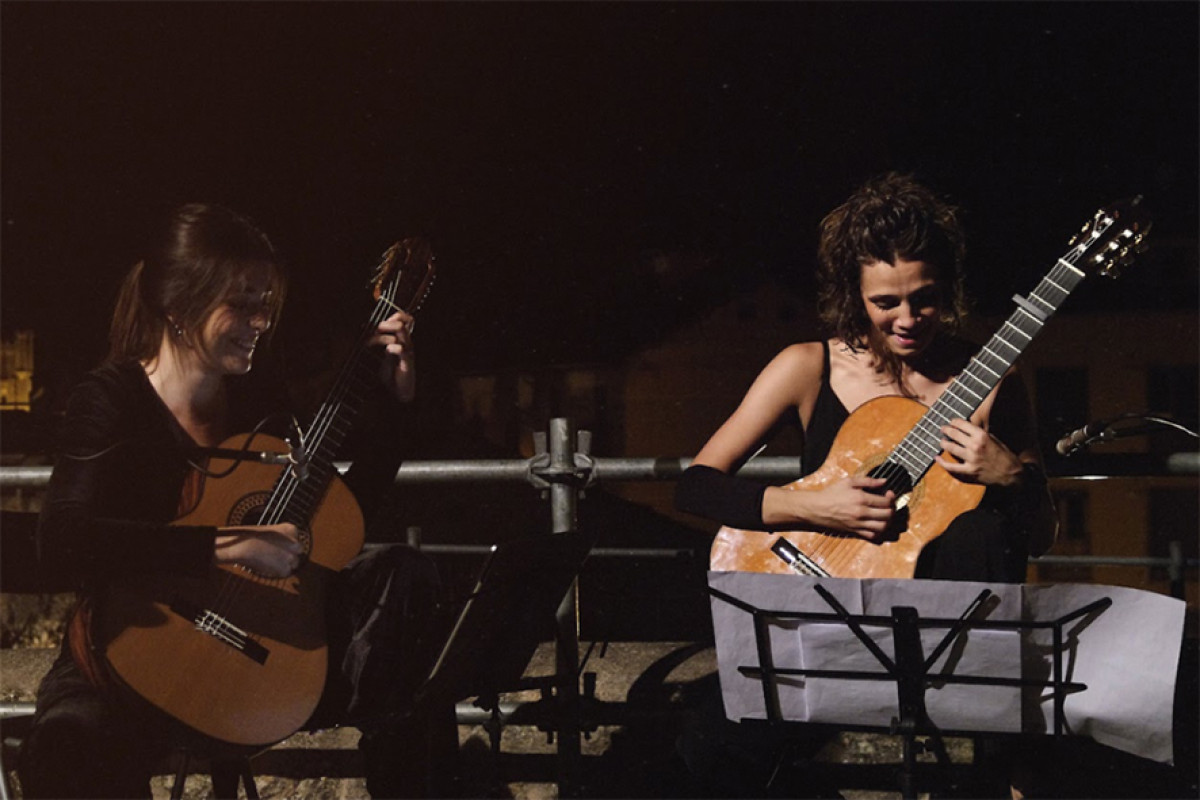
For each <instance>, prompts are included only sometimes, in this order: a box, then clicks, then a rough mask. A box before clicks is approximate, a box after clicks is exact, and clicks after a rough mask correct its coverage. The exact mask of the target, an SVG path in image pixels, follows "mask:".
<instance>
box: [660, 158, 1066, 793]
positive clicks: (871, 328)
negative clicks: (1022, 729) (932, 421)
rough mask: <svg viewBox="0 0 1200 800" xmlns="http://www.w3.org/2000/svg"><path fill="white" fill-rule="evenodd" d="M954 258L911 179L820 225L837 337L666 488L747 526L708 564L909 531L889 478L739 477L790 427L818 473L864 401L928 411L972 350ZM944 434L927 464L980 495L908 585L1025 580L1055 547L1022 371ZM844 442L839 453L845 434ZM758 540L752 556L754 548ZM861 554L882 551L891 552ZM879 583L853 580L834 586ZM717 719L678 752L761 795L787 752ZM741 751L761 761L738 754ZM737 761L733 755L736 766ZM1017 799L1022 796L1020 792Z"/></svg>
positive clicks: (956, 231) (702, 770) (796, 365)
mask: <svg viewBox="0 0 1200 800" xmlns="http://www.w3.org/2000/svg"><path fill="white" fill-rule="evenodd" d="M963 254H964V244H963V233H962V229H961V227H960V225H959V221H958V217H957V212H956V209H955V208H954V207H952V206H951V205H949V204H948V203H946V202H944V201H943V200H942V199H940V198H939V197H937V196H936V195H935V194H934V193H933V192H932V191H930V190H929V189H928V188H927V187H925V186H923V185H922V184H920V183H918V182H917V181H916V180H914V179H913V178H912V177H911V176H906V175H898V174H895V173H890V174H886V175H882V176H879V177H877V178H875V179H873V180H871V181H869V182H867V183H866V184H865V185H863V186H862V187H861V188H859V189H858V190H857V191H856V192H854V194H853V195H851V196H850V198H849V199H848V200H846V202H845V203H843V204H842V205H841V206H839V207H838V208H836V209H834V210H833V211H832V212H831V213H830V214H828V215H827V216H826V217H825V219H824V220H823V221H822V222H821V229H820V244H819V252H818V255H819V262H820V267H819V277H820V281H821V285H820V301H821V306H820V312H821V317H822V320H823V321H824V322H825V323H826V324H827V325H828V327H829V328H830V329H831V332H832V334H833V335H832V337H831V338H829V339H828V340H825V341H818V342H803V343H800V344H794V345H791V346H790V347H787V348H785V349H784V350H783V351H782V352H780V353H779V354H778V355H777V356H776V357H775V358H774V359H773V360H772V361H771V362H770V363H769V364H768V365H767V366H766V368H765V369H763V371H762V372H761V373H760V374H759V376H758V378H757V379H756V380H755V381H754V383H753V384H752V385H751V387H750V389H749V390H748V391H747V392H746V395H745V397H744V398H743V399H742V401H741V403H740V405H739V406H738V408H737V409H736V410H735V411H734V413H733V415H732V416H730V417H729V419H728V420H726V421H725V423H724V424H723V425H722V426H721V427H720V428H719V429H718V430H717V432H716V433H714V434H713V436H712V438H710V439H709V440H708V442H707V443H706V444H705V445H704V447H703V448H702V449H701V450H700V453H699V454H698V455H697V456H696V458H695V460H694V461H693V464H692V466H691V467H689V468H688V469H687V470H686V471H685V472H684V474H683V476H682V478H681V479H680V482H679V484H678V486H677V489H676V496H675V497H676V505H677V507H678V508H679V509H680V510H683V511H688V512H691V513H694V514H697V515H700V516H703V517H707V518H709V519H712V520H715V521H718V522H720V523H722V524H723V525H726V526H733V527H735V528H740V529H744V530H742V531H732V532H731V534H730V536H729V539H730V541H728V542H724V543H722V537H723V536H725V534H726V529H722V531H721V534H720V535H719V536H718V542H717V545H714V558H713V561H714V563H713V565H712V568H713V569H725V568H728V567H723V566H721V565H718V564H717V563H716V562H717V552H718V546H720V547H723V548H725V549H726V550H728V549H729V548H734V549H735V550H736V549H737V548H738V547H740V546H741V545H738V544H737V538H736V536H735V535H736V534H739V533H740V534H748V533H752V532H756V531H763V530H781V531H791V530H806V531H824V532H827V533H828V534H830V538H831V539H833V540H835V541H845V539H846V537H851V538H853V539H860V540H864V541H867V542H871V543H877V544H882V543H885V542H889V541H893V540H895V538H896V533H895V532H896V530H897V529H903V528H904V527H905V525H906V519H905V516H906V510H905V509H904V508H901V507H899V506H900V505H901V503H898V502H897V495H896V493H895V492H894V491H892V490H889V489H885V488H884V486H885V483H886V481H885V480H884V479H883V478H877V477H870V476H869V474H850V475H846V476H843V477H838V478H836V479H830V480H827V481H824V482H822V483H819V484H817V486H815V487H810V488H808V489H807V490H805V491H791V490H789V488H788V487H778V486H764V485H762V484H759V483H756V482H754V481H750V480H746V479H742V478H738V477H735V476H734V475H733V473H734V472H736V471H737V469H738V468H740V467H741V465H742V464H743V463H744V462H745V461H746V460H747V459H749V458H750V457H751V456H752V455H753V454H754V453H756V452H757V451H758V450H759V449H760V448H761V447H762V445H764V444H765V443H766V442H767V441H768V440H769V439H770V438H771V437H772V436H773V435H774V434H775V433H776V432H777V431H778V430H780V429H781V428H782V427H783V426H785V425H798V426H799V428H800V433H801V435H802V439H803V456H802V467H803V470H804V473H805V475H809V476H812V473H814V472H817V470H818V468H820V467H822V465H823V464H824V463H825V462H826V461H827V460H832V456H831V453H832V454H834V455H836V452H837V451H836V450H835V448H834V440H835V436H836V435H837V434H838V432H839V429H840V428H841V427H842V425H843V423H844V422H846V421H847V419H848V418H849V417H850V415H851V412H853V411H855V410H856V409H860V407H862V406H863V404H865V403H868V402H870V401H872V400H876V399H877V398H884V397H889V396H900V397H906V398H911V399H913V400H916V401H919V402H920V403H921V404H923V405H929V404H931V403H933V402H934V400H936V399H937V398H938V396H939V395H940V394H941V393H942V392H943V390H945V389H946V387H947V386H948V385H949V384H950V382H951V381H952V380H953V379H954V377H955V376H956V375H958V374H959V373H960V372H961V371H962V370H963V369H964V367H966V365H967V363H968V362H969V360H970V358H971V356H972V355H973V353H974V350H975V349H977V348H973V347H972V346H971V345H969V344H968V343H966V342H964V341H963V340H961V339H959V338H958V337H957V336H956V335H955V334H956V330H957V328H958V326H959V324H960V323H961V321H962V319H963V315H964V307H965V303H964V300H963V290H962V273H961V265H962V259H963ZM859 427H861V426H859ZM941 433H942V439H941V442H940V447H941V450H942V451H943V454H942V455H940V456H939V457H938V458H937V463H938V464H939V465H941V467H942V468H944V469H945V471H946V472H948V473H949V474H950V476H952V478H953V479H954V480H955V481H959V482H963V483H966V484H973V485H978V486H982V487H986V491H985V493H984V495H983V500H982V502H979V503H978V506H977V507H971V508H970V510H967V511H965V513H961V514H959V515H958V516H957V517H955V518H953V521H952V522H951V523H950V524H949V525H948V527H947V528H946V530H945V531H944V532H942V533H941V535H940V536H938V537H937V538H935V539H933V541H932V543H931V544H929V545H927V546H925V547H924V548H923V550H922V551H921V553H920V557H919V559H917V560H916V563H915V575H916V576H917V577H929V578H937V579H943V580H977V581H1003V582H1021V581H1023V580H1024V577H1025V569H1026V558H1027V554H1028V553H1030V552H1033V553H1041V552H1043V551H1045V550H1046V549H1047V548H1048V547H1049V546H1050V544H1051V543H1052V541H1053V538H1054V532H1055V530H1056V523H1055V520H1054V511H1053V507H1052V504H1051V501H1050V496H1049V493H1048V491H1047V490H1046V481H1045V478H1044V477H1043V473H1042V471H1041V467H1040V462H1041V459H1040V456H1039V454H1038V451H1037V448H1036V434H1035V430H1034V424H1033V414H1032V412H1031V409H1030V406H1029V401H1028V398H1027V395H1026V393H1025V389H1024V387H1023V385H1022V384H1021V381H1020V376H1019V375H1018V374H1016V372H1015V371H1010V372H1009V373H1008V374H1007V375H1005V376H1004V378H1003V379H1002V380H1001V381H1000V382H999V384H998V385H997V386H996V388H995V389H994V390H993V391H991V392H990V393H989V394H988V395H987V396H986V397H985V398H983V400H982V402H981V403H980V405H979V408H978V411H977V412H976V413H975V414H974V415H973V417H972V418H971V419H952V420H949V422H948V424H946V425H944V426H943V427H942V429H941ZM839 443H841V445H842V446H843V447H845V446H847V444H846V443H845V442H844V441H843V440H841V439H839ZM857 444H858V446H860V447H862V448H864V449H866V448H869V447H870V445H869V444H868V443H865V442H864V443H857ZM855 445H856V443H854V442H851V443H850V444H849V446H850V447H854V446H855ZM947 454H948V456H949V457H947ZM812 477H816V476H812ZM809 479H810V480H811V477H810V478H809ZM792 486H793V487H794V485H792ZM931 491H932V490H931ZM922 502H923V503H926V504H928V503H931V502H937V498H936V497H924V498H923V499H922ZM755 535H756V536H757V534H755ZM762 541H763V540H762V539H755V541H754V542H752V543H751V544H749V545H747V546H749V547H755V548H760V547H762ZM865 549H866V550H868V551H875V553H876V554H878V555H881V556H882V555H883V553H884V550H885V548H883V547H878V548H873V547H870V548H865ZM767 552H769V548H768V549H767ZM738 555H739V556H740V555H741V554H740V553H739V554H738ZM722 557H724V556H722ZM757 557H758V555H757V554H755V555H754V558H757ZM767 558H771V556H770V555H768V556H767ZM736 560H737V559H735V561H736ZM746 560H748V561H749V560H752V559H751V558H747V559H746ZM772 563H774V562H772ZM777 566H778V564H775V565H774V567H772V568H773V569H774V568H775V567H777ZM875 568H876V569H879V570H880V574H883V575H894V574H907V575H908V576H913V574H914V570H913V568H912V565H910V564H907V563H905V564H901V565H889V564H886V563H884V564H879V563H876V564H875ZM780 569H782V568H780ZM831 574H832V573H831ZM880 574H853V571H851V574H840V573H839V574H838V575H837V577H879V576H880ZM717 702H719V701H717ZM714 711H715V709H714ZM723 716H724V715H723V714H722V713H720V712H719V711H715V713H713V714H711V715H710V719H709V720H708V721H707V722H705V721H703V720H704V716H703V715H699V716H698V717H697V722H696V724H695V725H694V727H693V728H691V729H689V730H687V731H685V733H684V734H683V736H682V737H681V740H680V751H681V753H683V755H684V759H685V761H686V762H687V763H688V765H689V768H690V769H692V771H693V772H696V773H699V774H701V775H702V776H703V780H704V781H705V782H706V783H707V782H710V781H713V780H718V781H724V782H725V783H726V784H734V785H732V786H731V788H730V789H729V791H730V793H734V794H739V796H761V795H762V793H763V792H765V791H766V787H765V784H764V783H763V781H764V780H765V777H766V776H767V775H769V774H770V773H771V771H772V769H773V764H774V760H775V759H776V758H778V753H777V752H776V750H777V748H779V747H781V746H782V745H781V744H780V743H779V742H777V741H769V740H764V738H763V737H759V738H758V739H751V738H748V737H752V736H754V735H755V734H754V733H753V732H752V731H751V732H747V731H743V730H740V729H739V726H736V725H733V724H731V723H728V722H727V721H726V720H724V719H723ZM823 743H824V740H823V739H821V738H820V737H818V738H817V739H816V740H814V741H813V742H811V743H810V744H811V746H812V748H813V750H814V752H815V749H816V748H818V747H820V746H821V745H822V744H823ZM793 744H794V745H795V743H793ZM751 752H752V753H755V754H756V756H757V758H758V760H757V761H751V760H750V759H748V758H747V757H746V755H745V754H746V753H751ZM733 753H740V754H742V755H741V756H739V757H737V758H735V757H733V756H732V755H730V754H733ZM793 755H795V753H793ZM1013 757H1014V756H1013V754H1011V753H1007V752H998V753H993V754H991V755H990V756H989V757H988V760H990V761H993V762H994V766H995V767H996V769H997V772H996V774H997V776H998V778H999V779H1000V780H1004V779H1005V778H1009V777H1013V776H1011V775H1010V774H1009V773H1010V771H1012V770H1014V769H1015V766H1014V764H1013V763H1011V759H1013ZM1006 762H1008V763H1007V765H1006ZM735 775H736V776H737V777H736V778H735V777H734V776H735ZM1016 780H1017V781H1019V780H1021V779H1019V778H1017V779H1016ZM802 791H806V792H809V794H808V795H807V796H824V795H820V794H812V792H814V791H817V792H819V791H820V789H819V788H816V787H813V786H805V787H803V788H802ZM1014 796H1020V794H1019V792H1018V791H1017V790H1014Z"/></svg>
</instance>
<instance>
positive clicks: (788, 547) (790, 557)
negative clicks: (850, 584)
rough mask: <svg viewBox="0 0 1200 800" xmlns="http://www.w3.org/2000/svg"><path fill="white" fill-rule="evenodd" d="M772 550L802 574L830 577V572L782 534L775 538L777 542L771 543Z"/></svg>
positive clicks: (781, 559)
mask: <svg viewBox="0 0 1200 800" xmlns="http://www.w3.org/2000/svg"><path fill="white" fill-rule="evenodd" d="M771 552H772V553H774V554H775V555H777V556H779V560H780V561H782V562H783V563H785V564H787V565H788V566H789V567H791V568H792V569H793V570H795V571H796V572H798V573H800V574H801V575H810V576H813V577H817V578H828V577H829V573H828V572H826V571H825V570H824V569H822V568H821V566H820V565H819V564H818V563H817V562H815V561H813V560H812V559H811V558H809V557H808V556H806V555H804V553H803V551H801V550H800V548H799V547H796V545H794V544H792V543H791V542H789V541H788V540H787V539H785V538H783V537H782V536H780V537H778V538H777V539H775V543H774V544H772V545H771Z"/></svg>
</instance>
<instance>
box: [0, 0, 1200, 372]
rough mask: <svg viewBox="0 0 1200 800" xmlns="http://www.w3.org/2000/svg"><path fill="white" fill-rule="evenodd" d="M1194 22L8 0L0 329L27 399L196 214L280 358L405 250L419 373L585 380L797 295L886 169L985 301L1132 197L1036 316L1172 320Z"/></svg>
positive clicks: (1043, 13)
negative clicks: (1055, 307) (1118, 241)
mask: <svg viewBox="0 0 1200 800" xmlns="http://www.w3.org/2000/svg"><path fill="white" fill-rule="evenodd" d="M1198 10H1200V6H1198V5H1197V4H1195V3H1191V2H1188V3H1140V2H1139V3H1123V2H1113V3H1108V2H1106V3H998V4H991V3H931V4H925V3H886V4H875V3H848V2H847V3H843V2H811V3H809V2H805V3H788V4H773V3H770V4H768V3H739V4H723V3H694V4H656V3H615V4H610V3H534V4H525V3H488V4H475V3H464V4H460V3H445V4H441V3H436V4H426V3H332V2H330V3H316V2H313V3H206V2H201V3H154V2H147V3H107V2H101V3H41V2H35V3H25V2H9V1H7V0H6V2H4V3H3V5H2V8H0V14H2V27H0V30H2V35H3V70H2V73H0V74H2V79H3V87H2V88H3V93H2V98H3V198H2V199H3V270H2V280H3V286H2V288H3V295H2V297H3V309H2V311H3V313H2V322H3V326H4V329H5V331H6V332H9V331H12V330H13V329H18V328H33V329H35V330H36V332H37V336H38V368H39V373H40V374H41V375H42V376H43V378H42V379H43V380H52V379H53V378H52V377H50V376H52V375H54V374H71V373H75V372H77V371H79V370H82V369H86V368H88V367H90V366H92V365H93V364H94V363H95V362H96V361H97V360H98V359H99V358H100V357H101V356H102V355H103V349H104V345H103V339H104V335H105V332H106V325H107V317H108V314H109V310H110V307H111V301H112V298H113V296H114V293H115V288H116V284H117V282H118V281H119V278H120V276H121V275H122V274H123V273H124V272H125V270H126V269H127V268H128V267H129V266H130V264H132V263H133V262H134V261H135V260H136V257H137V254H138V248H139V244H140V237H141V236H142V235H143V234H144V232H145V231H146V230H147V226H148V225H149V224H150V221H151V220H152V219H154V218H155V216H154V215H155V214H157V213H159V212H161V211H162V210H164V209H166V208H169V207H171V206H174V205H177V204H179V203H183V202H188V201H193V200H206V201H212V202H220V203H224V204H227V205H229V206H231V207H233V208H236V209H238V210H241V211H243V212H245V213H247V214H249V215H250V216H252V217H254V218H255V219H257V220H258V221H259V222H260V224H261V225H262V226H263V227H264V228H265V229H266V230H267V231H268V232H269V233H270V234H271V235H272V237H273V238H274V239H275V241H276V244H277V245H278V246H279V247H280V249H281V250H282V251H283V252H284V254H285V256H286V257H287V259H288V261H289V263H290V265H291V268H292V270H293V272H294V276H295V279H294V281H293V291H292V293H291V299H290V301H289V308H288V311H287V314H286V317H285V319H284V325H283V326H282V327H281V329H280V343H281V344H282V349H283V351H284V353H285V354H287V356H288V360H289V363H291V364H292V365H293V367H294V368H299V369H301V370H303V369H305V368H316V367H315V366H314V365H311V364H307V363H306V362H307V360H308V356H309V355H310V354H313V353H319V352H321V349H320V348H321V347H322V343H323V342H326V340H328V339H329V337H330V336H331V331H338V330H342V329H345V330H346V331H347V333H351V332H353V331H355V330H357V324H358V321H359V320H361V319H363V318H364V317H365V308H366V306H364V305H363V303H364V301H365V299H366V296H365V292H364V282H365V279H366V276H367V274H368V273H369V270H370V268H371V266H373V264H374V263H375V261H376V260H377V258H378V256H379V254H380V253H381V252H382V251H383V249H384V248H385V247H387V245H388V244H390V243H391V242H392V241H394V240H396V239H398V238H401V237H403V236H406V235H410V234H414V233H420V234H423V235H426V236H427V237H429V238H430V239H431V240H432V242H433V244H434V247H435V251H436V252H437V254H438V261H439V266H440V268H441V274H440V277H439V283H438V287H437V289H436V290H435V292H434V295H433V299H432V301H431V302H430V303H429V305H428V306H427V308H426V309H425V311H424V316H423V320H422V325H421V327H420V333H419V339H420V348H421V353H422V357H423V367H422V369H423V370H432V371H442V370H444V371H446V372H449V373H453V372H459V371H465V370H477V369H491V368H495V367H503V366H512V365H518V364H520V365H522V366H533V367H536V366H541V365H546V364H549V363H553V362H561V361H591V362H605V361H608V362H615V361H618V360H619V359H621V358H622V357H623V356H624V355H625V354H627V353H628V352H630V351H631V349H633V348H635V347H637V346H639V345H641V344H645V343H649V342H653V341H655V340H656V339H657V338H659V337H661V336H662V335H663V334H664V333H665V332H667V331H669V330H670V329H671V327H672V326H673V325H676V324H678V323H679V322H681V321H683V320H686V319H689V318H692V317H694V316H695V315H697V314H701V313H704V312H705V311H707V310H708V309H710V308H712V307H713V306H714V305H716V304H718V303H721V302H723V301H724V300H726V299H728V298H729V296H730V295H731V293H732V292H733V291H735V290H736V289H738V288H741V287H745V286H750V285H753V284H754V283H755V282H758V281H761V280H763V279H767V278H778V279H780V280H782V281H783V282H784V283H785V284H786V285H790V286H793V287H795V288H796V290H797V291H800V292H806V291H808V290H810V288H811V278H810V271H811V265H812V263H813V260H814V259H813V255H812V254H813V251H814V248H815V230H816V225H817V222H818V221H819V219H820V217H821V215H822V214H823V213H824V212H825V211H827V210H828V209H830V208H831V207H832V206H833V205H835V204H836V203H838V202H840V201H841V200H842V199H843V198H844V197H845V195H846V194H848V193H849V191H850V190H851V189H852V188H853V187H854V186H856V185H857V184H858V183H860V182H861V181H862V180H863V179H865V178H866V177H869V176H870V175H872V174H875V173H877V172H880V171H883V170H886V169H892V168H895V169H902V170H911V171H916V172H918V173H919V174H921V175H923V176H925V177H926V178H927V179H928V180H929V181H930V182H932V183H933V184H934V185H935V186H936V187H938V188H939V189H941V190H942V191H944V192H946V193H948V194H949V195H950V196H951V197H953V198H954V199H955V200H957V201H958V202H959V203H960V204H961V205H963V206H964V207H965V208H966V209H967V210H968V212H969V213H968V216H967V223H968V231H969V235H970V241H971V245H972V247H971V252H970V255H969V266H970V267H971V268H972V270H973V272H972V276H971V279H970V284H969V286H970V288H971V290H972V292H973V294H974V296H975V298H976V301H977V304H978V306H979V308H980V309H981V310H983V311H985V312H990V313H996V312H1003V313H1007V310H1008V309H1009V297H1010V296H1011V294H1012V293H1013V292H1014V291H1025V290H1028V288H1030V286H1031V285H1032V282H1033V281H1035V280H1036V278H1037V277H1038V276H1040V275H1041V274H1042V272H1043V271H1044V269H1045V267H1046V266H1047V265H1048V264H1049V263H1051V262H1052V260H1053V259H1054V258H1055V257H1057V256H1058V255H1060V254H1061V253H1062V252H1063V251H1064V250H1065V245H1066V239H1067V238H1068V237H1069V236H1070V235H1071V234H1072V233H1073V232H1074V231H1075V230H1077V229H1078V227H1079V226H1080V225H1081V224H1082V223H1083V222H1084V220H1085V219H1087V218H1088V217H1089V216H1090V214H1091V213H1092V212H1093V211H1094V210H1095V209H1096V208H1097V207H1099V206H1100V205H1103V204H1105V203H1106V202H1108V201H1110V200H1113V199H1116V198H1119V197H1125V196H1129V195H1132V194H1136V193H1143V194H1145V196H1146V199H1147V203H1148V205H1149V206H1150V207H1151V208H1152V210H1153V211H1154V213H1155V217H1156V230H1155V234H1154V237H1153V238H1154V239H1155V241H1156V242H1158V243H1159V244H1160V248H1159V249H1160V253H1159V255H1158V256H1157V257H1150V258H1147V259H1146V260H1145V263H1144V264H1143V265H1141V266H1140V267H1139V271H1138V273H1137V274H1136V275H1134V274H1131V275H1129V276H1128V277H1127V278H1125V279H1123V280H1122V281H1120V282H1117V283H1113V284H1109V283H1108V282H1100V281H1097V282H1095V283H1094V284H1093V288H1091V289H1090V290H1089V291H1088V292H1082V293H1080V295H1079V296H1077V297H1074V298H1072V300H1071V302H1070V303H1069V304H1068V306H1067V308H1065V309H1064V313H1088V312H1089V311H1093V310H1096V309H1105V308H1120V309H1131V308H1159V307H1162V308H1169V307H1176V308H1178V307H1186V308H1194V307H1195V305H1196V302H1197V292H1196V275H1195V274H1196V264H1195V241H1196V237H1197V205H1196V200H1197V142H1198V138H1197V100H1198V87H1200V84H1198V81H1197V66H1198V58H1197V30H1198ZM660 254H666V255H668V256H670V258H668V259H665V260H664V259H661V258H660V259H657V260H655V259H654V256H656V255H660ZM663 263H668V264H675V265H680V266H678V267H676V268H673V269H668V270H667V271H665V272H664V271H662V270H657V269H655V268H654V265H655V264H658V265H661V264H663ZM688 264H691V265H696V264H702V265H704V266H703V268H702V269H695V268H693V269H688V268H686V267H685V266H683V265H688Z"/></svg>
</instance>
